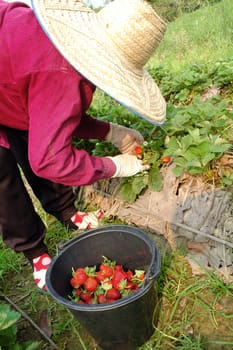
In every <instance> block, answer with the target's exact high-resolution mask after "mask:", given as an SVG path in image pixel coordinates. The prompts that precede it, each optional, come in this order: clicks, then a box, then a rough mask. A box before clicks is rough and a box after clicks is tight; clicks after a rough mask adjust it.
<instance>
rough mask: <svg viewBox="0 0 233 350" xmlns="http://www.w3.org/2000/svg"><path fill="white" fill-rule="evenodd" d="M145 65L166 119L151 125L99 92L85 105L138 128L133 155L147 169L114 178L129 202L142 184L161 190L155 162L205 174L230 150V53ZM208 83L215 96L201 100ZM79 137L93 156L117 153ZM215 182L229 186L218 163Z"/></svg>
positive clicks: (158, 165)
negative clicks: (176, 68)
mask: <svg viewBox="0 0 233 350" xmlns="http://www.w3.org/2000/svg"><path fill="white" fill-rule="evenodd" d="M148 70H149V71H150V74H151V75H152V76H153V77H154V78H155V80H156V81H157V82H158V83H159V85H160V89H161V90H162V93H163V95H164V96H165V98H166V100H167V121H166V122H165V124H163V125H162V126H160V127H157V126H155V125H152V124H150V123H148V122H147V121H145V120H143V119H141V118H139V117H138V116H136V115H134V114H133V113H131V112H129V111H128V110H127V109H126V108H125V107H122V106H120V105H119V104H117V102H115V101H112V100H111V99H110V98H109V97H108V96H107V95H105V94H103V93H102V96H101V98H99V95H100V94H101V92H99V91H98V93H97V95H98V94H99V95H98V98H97V99H96V101H94V103H93V104H92V105H91V107H90V114H92V115H93V116H96V117H97V118H99V119H101V120H107V121H111V122H114V123H118V124H121V125H124V126H126V127H129V128H133V129H135V130H138V131H139V132H141V134H142V135H143V137H144V139H145V143H144V144H143V147H142V149H141V148H139V149H137V150H136V151H135V152H136V153H137V154H136V153H135V154H136V155H137V156H138V157H139V158H140V159H142V160H143V162H145V163H147V164H148V165H149V166H150V168H149V170H148V171H145V172H143V173H140V174H137V175H135V176H132V177H130V178H122V179H121V180H120V185H119V191H118V192H119V193H118V195H119V196H120V198H121V199H123V200H124V201H127V202H134V201H135V200H136V199H137V197H138V195H139V194H141V193H142V191H143V190H145V189H147V188H149V189H151V190H153V191H160V190H162V188H163V177H162V175H161V171H160V170H161V167H165V166H168V165H170V164H173V165H174V174H175V175H176V176H177V177H178V176H181V175H182V174H183V173H184V172H187V173H189V174H191V175H193V176H195V175H196V174H203V176H205V173H206V172H210V170H211V169H212V168H213V167H214V166H215V162H216V160H218V159H219V158H220V157H222V156H223V154H224V153H225V152H231V151H232V133H233V103H232V98H231V92H232V82H233V59H232V58H229V59H228V60H224V61H218V62H216V63H215V64H212V65H206V64H190V65H188V66H187V67H185V68H184V69H183V70H182V71H181V72H176V73H171V72H170V71H169V70H168V69H166V68H164V67H162V66H159V67H152V68H150V67H149V68H148ZM211 87H216V88H217V91H218V95H215V96H212V97H211V98H208V99H206V100H205V99H203V98H202V97H203V95H205V93H207V94H208V89H209V88H211ZM79 142H82V140H81V141H79ZM83 142H85V144H84V146H86V149H88V150H89V151H90V152H91V153H92V154H93V155H97V156H107V155H116V154H118V153H119V151H118V150H117V149H116V147H115V146H113V145H112V144H111V143H109V142H106V141H104V142H99V141H96V140H91V141H89V143H87V141H86V140H85V141H83ZM79 146H80V144H79ZM215 184H216V185H219V186H223V187H224V186H230V185H231V184H232V174H231V172H230V173H229V170H227V171H225V169H224V168H223V169H222V171H221V172H220V173H219V175H218V179H216V181H215Z"/></svg>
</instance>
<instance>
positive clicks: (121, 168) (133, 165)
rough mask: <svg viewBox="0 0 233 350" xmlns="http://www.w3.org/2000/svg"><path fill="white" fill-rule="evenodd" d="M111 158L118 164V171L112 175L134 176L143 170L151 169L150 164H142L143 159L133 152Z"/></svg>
mask: <svg viewBox="0 0 233 350" xmlns="http://www.w3.org/2000/svg"><path fill="white" fill-rule="evenodd" d="M108 158H110V159H111V160H112V161H113V163H114V164H115V165H116V172H115V174H114V175H113V176H112V177H128V176H133V175H135V174H137V173H139V172H141V171H143V170H147V169H149V166H148V165H144V164H142V161H141V160H140V159H138V158H137V157H136V156H133V155H131V154H120V155H118V156H114V157H108Z"/></svg>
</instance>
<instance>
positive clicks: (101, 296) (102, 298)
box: [97, 294, 107, 304]
mask: <svg viewBox="0 0 233 350" xmlns="http://www.w3.org/2000/svg"><path fill="white" fill-rule="evenodd" d="M97 302H98V304H105V303H106V302H107V298H106V296H105V295H104V294H99V295H98V296H97Z"/></svg>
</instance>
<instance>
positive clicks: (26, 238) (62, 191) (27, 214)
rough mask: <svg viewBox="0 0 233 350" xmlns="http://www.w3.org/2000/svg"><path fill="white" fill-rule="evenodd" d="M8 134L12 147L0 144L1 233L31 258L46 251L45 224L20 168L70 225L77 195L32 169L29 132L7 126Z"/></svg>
mask: <svg viewBox="0 0 233 350" xmlns="http://www.w3.org/2000/svg"><path fill="white" fill-rule="evenodd" d="M7 136H8V140H9V143H10V149H6V148H3V147H1V146H0V233H1V234H2V237H3V240H4V242H5V243H6V245H7V246H8V247H10V248H12V249H13V250H14V251H15V252H22V253H24V255H25V256H26V257H27V258H29V259H32V258H34V257H37V256H39V255H41V254H42V253H44V252H46V251H47V248H46V246H45V244H44V238H45V225H44V223H43V222H42V220H41V218H40V216H39V215H38V214H37V212H36V211H35V208H34V205H33V203H32V200H31V197H30V196H29V194H28V191H27V189H26V187H25V184H24V182H23V180H22V173H21V171H23V174H24V175H25V177H26V179H27V181H28V183H29V184H30V186H31V188H32V190H33V192H34V194H35V196H36V197H37V198H38V199H39V201H40V203H41V205H42V207H43V209H44V210H45V211H46V212H47V213H49V214H51V215H53V216H55V217H56V218H57V219H58V220H59V221H61V222H62V223H64V224H67V225H68V226H70V227H72V223H71V221H70V218H71V217H72V216H73V215H74V213H75V211H76V209H75V206H74V201H75V196H74V193H73V190H72V188H71V187H68V186H63V185H60V184H55V183H52V182H50V181H48V180H46V179H42V178H39V177H38V176H36V175H35V174H34V173H33V172H32V169H31V167H30V164H29V161H28V134H27V132H25V131H19V130H13V129H8V130H7ZM18 165H19V166H20V168H21V169H19V167H18ZM72 228H74V227H72Z"/></svg>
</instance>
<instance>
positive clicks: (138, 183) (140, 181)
mask: <svg viewBox="0 0 233 350" xmlns="http://www.w3.org/2000/svg"><path fill="white" fill-rule="evenodd" d="M146 185H147V183H146V182H145V179H144V175H143V174H140V176H135V177H134V178H133V181H132V190H133V192H134V193H135V194H136V195H138V194H139V193H141V192H142V190H143V189H144V188H145V187H146Z"/></svg>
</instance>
